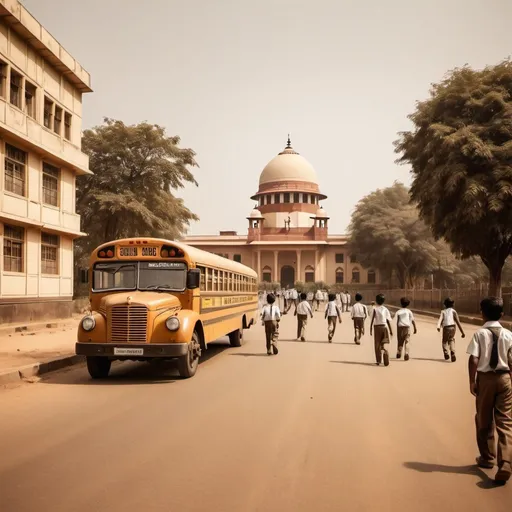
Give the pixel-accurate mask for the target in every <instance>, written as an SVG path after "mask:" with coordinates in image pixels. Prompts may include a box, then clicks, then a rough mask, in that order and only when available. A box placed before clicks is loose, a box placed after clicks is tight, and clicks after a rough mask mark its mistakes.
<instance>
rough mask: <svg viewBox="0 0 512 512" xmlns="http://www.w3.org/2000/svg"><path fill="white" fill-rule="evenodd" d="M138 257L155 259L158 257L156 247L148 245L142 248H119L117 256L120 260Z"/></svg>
mask: <svg viewBox="0 0 512 512" xmlns="http://www.w3.org/2000/svg"><path fill="white" fill-rule="evenodd" d="M139 249H140V251H139ZM139 255H140V256H145V257H152V258H156V257H157V256H158V247H154V246H150V245H148V246H144V247H133V246H130V247H119V256H120V257H121V258H136V257H137V256H139Z"/></svg>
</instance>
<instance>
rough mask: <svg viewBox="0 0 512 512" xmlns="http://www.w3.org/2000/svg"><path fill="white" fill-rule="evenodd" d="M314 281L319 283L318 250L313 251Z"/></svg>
mask: <svg viewBox="0 0 512 512" xmlns="http://www.w3.org/2000/svg"><path fill="white" fill-rule="evenodd" d="M315 281H320V274H319V272H318V249H315Z"/></svg>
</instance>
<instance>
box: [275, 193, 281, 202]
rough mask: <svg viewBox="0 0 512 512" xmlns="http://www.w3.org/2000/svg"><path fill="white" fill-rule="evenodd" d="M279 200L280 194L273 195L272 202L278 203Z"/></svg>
mask: <svg viewBox="0 0 512 512" xmlns="http://www.w3.org/2000/svg"><path fill="white" fill-rule="evenodd" d="M280 202H281V194H275V195H274V203H275V204H279V203H280Z"/></svg>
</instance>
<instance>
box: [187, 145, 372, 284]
mask: <svg viewBox="0 0 512 512" xmlns="http://www.w3.org/2000/svg"><path fill="white" fill-rule="evenodd" d="M326 197H327V196H325V195H324V194H323V193H322V192H321V191H320V188H319V186H318V179H317V175H316V172H315V170H314V168H313V167H312V165H311V164H310V163H309V162H308V161H307V160H306V159H305V158H304V157H302V156H301V155H299V154H298V153H297V152H296V151H295V150H294V149H293V148H292V145H291V141H290V139H289V138H288V143H287V145H286V148H285V149H284V150H283V151H282V152H281V153H279V154H278V155H277V156H276V157H275V158H273V159H272V160H271V161H270V162H269V163H268V164H267V165H266V166H265V168H264V169H263V171H262V172H261V175H260V180H259V188H258V191H257V192H256V194H254V195H253V196H252V197H251V199H252V200H254V201H256V206H255V208H254V210H253V211H252V212H251V214H250V215H249V217H248V218H247V219H248V222H249V227H248V233H247V235H243V236H242V235H238V234H237V233H235V232H233V231H221V232H220V234H219V235H214V236H187V237H185V238H184V242H185V243H187V244H190V245H193V246H195V247H199V248H201V249H205V250H207V251H210V252H214V253H216V254H220V255H222V256H224V257H226V258H229V259H233V260H236V261H240V262H241V263H243V264H244V265H247V266H249V267H252V268H253V269H254V270H256V272H258V275H259V276H260V280H261V281H278V282H280V283H281V285H282V286H283V287H288V286H293V284H294V283H295V282H297V281H301V282H317V281H324V282H326V283H327V284H328V285H333V284H339V285H347V288H353V287H358V286H361V285H367V284H368V285H373V284H377V283H378V282H379V275H378V271H376V270H373V269H365V268H363V267H362V266H361V265H360V264H359V263H358V262H357V256H356V255H353V254H350V251H349V249H348V247H347V237H346V236H345V235H334V234H333V235H331V234H329V215H328V214H327V212H326V211H325V210H324V209H323V208H322V206H321V201H322V200H323V199H326Z"/></svg>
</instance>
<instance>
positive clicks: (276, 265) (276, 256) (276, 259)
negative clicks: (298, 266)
mask: <svg viewBox="0 0 512 512" xmlns="http://www.w3.org/2000/svg"><path fill="white" fill-rule="evenodd" d="M274 281H279V251H274Z"/></svg>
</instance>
